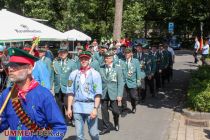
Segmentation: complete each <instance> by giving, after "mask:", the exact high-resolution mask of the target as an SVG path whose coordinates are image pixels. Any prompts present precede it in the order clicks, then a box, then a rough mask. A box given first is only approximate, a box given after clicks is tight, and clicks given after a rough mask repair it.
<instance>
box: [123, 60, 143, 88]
mask: <svg viewBox="0 0 210 140" xmlns="http://www.w3.org/2000/svg"><path fill="white" fill-rule="evenodd" d="M125 73H126V75H125V76H126V81H125V83H126V84H127V86H128V88H137V87H140V86H141V79H143V78H144V77H145V74H144V72H142V71H141V69H140V64H139V61H138V60H137V59H135V58H132V59H131V65H130V66H128V64H127V62H126V68H125Z"/></svg>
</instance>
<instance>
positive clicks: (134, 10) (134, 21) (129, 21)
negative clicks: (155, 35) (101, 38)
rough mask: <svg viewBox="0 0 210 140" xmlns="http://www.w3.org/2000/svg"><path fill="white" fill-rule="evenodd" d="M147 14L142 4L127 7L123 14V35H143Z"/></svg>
mask: <svg viewBox="0 0 210 140" xmlns="http://www.w3.org/2000/svg"><path fill="white" fill-rule="evenodd" d="M146 13H147V11H146V8H145V6H144V4H142V3H140V2H134V3H132V4H129V5H126V7H125V9H124V13H123V28H122V31H123V33H124V34H125V33H126V34H127V35H128V36H133V37H137V36H138V34H143V32H142V31H143V28H144V16H145V15H146Z"/></svg>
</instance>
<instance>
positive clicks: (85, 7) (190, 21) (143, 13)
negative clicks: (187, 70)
mask: <svg viewBox="0 0 210 140" xmlns="http://www.w3.org/2000/svg"><path fill="white" fill-rule="evenodd" d="M114 4H115V0H88V1H87V0H0V8H6V9H8V10H9V11H12V12H15V13H18V14H21V15H23V16H28V17H33V18H39V19H46V20H48V22H47V23H45V24H48V25H49V26H52V27H54V28H56V29H58V30H60V31H67V30H69V29H73V28H75V29H77V30H80V31H83V32H85V33H87V34H88V35H90V36H92V37H93V38H97V39H100V38H101V37H105V38H111V37H112V32H113V24H114V8H115V5H114ZM209 9H210V2H209V1H208V0H124V12H123V28H122V34H125V33H127V34H129V36H131V37H132V36H139V35H141V34H142V31H143V27H144V23H145V21H146V22H147V23H148V21H153V22H151V23H152V25H151V27H158V28H160V29H161V31H164V32H167V24H168V22H169V21H173V22H175V33H176V34H184V33H189V34H198V33H199V32H200V22H203V23H204V35H207V34H209V33H210V26H208V23H209V22H210V12H209ZM148 25H149V24H148ZM136 33H137V34H136Z"/></svg>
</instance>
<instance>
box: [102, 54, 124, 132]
mask: <svg viewBox="0 0 210 140" xmlns="http://www.w3.org/2000/svg"><path fill="white" fill-rule="evenodd" d="M113 56H114V53H113V52H112V51H107V52H106V53H105V54H104V62H105V64H104V65H102V66H101V67H100V74H101V78H102V89H103V96H102V100H101V112H102V120H103V130H102V131H101V132H100V135H103V134H106V133H109V132H110V129H111V126H110V123H109V112H108V109H109V106H110V107H111V110H112V114H113V118H114V125H115V130H116V131H119V115H120V110H119V108H118V103H120V102H121V100H122V96H123V87H124V82H123V73H122V69H121V68H120V66H119V65H116V64H114V63H113Z"/></svg>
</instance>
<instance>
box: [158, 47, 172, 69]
mask: <svg viewBox="0 0 210 140" xmlns="http://www.w3.org/2000/svg"><path fill="white" fill-rule="evenodd" d="M169 53H170V52H168V51H167V50H164V51H162V52H160V69H161V70H163V69H166V68H167V67H168V65H169V58H170V57H169Z"/></svg>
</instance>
